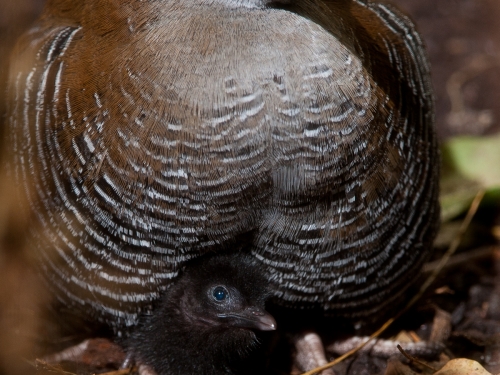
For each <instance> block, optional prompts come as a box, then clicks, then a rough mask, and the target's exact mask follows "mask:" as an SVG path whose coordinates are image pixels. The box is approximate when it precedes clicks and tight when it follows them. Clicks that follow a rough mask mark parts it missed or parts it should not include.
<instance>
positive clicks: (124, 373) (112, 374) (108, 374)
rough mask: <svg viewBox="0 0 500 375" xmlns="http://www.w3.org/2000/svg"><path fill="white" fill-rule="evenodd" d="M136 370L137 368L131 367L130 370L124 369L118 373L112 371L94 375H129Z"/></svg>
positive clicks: (117, 371)
mask: <svg viewBox="0 0 500 375" xmlns="http://www.w3.org/2000/svg"><path fill="white" fill-rule="evenodd" d="M134 370H135V367H129V368H124V369H120V370H116V371H111V372H103V373H101V374H94V375H128V374H130V373H131V372H132V371H134Z"/></svg>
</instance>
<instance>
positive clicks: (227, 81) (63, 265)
mask: <svg viewBox="0 0 500 375" xmlns="http://www.w3.org/2000/svg"><path fill="white" fill-rule="evenodd" d="M11 62H12V64H11V70H10V81H9V85H10V86H9V87H10V88H9V92H10V95H11V100H10V103H9V112H8V119H7V122H8V133H9V137H8V144H7V148H8V149H9V151H10V153H11V156H12V162H11V164H10V165H11V172H12V176H13V178H15V179H16V181H18V182H19V184H20V185H22V187H23V188H22V189H21V190H22V194H23V196H24V197H25V199H26V200H27V202H28V204H27V206H28V208H29V209H30V210H31V212H32V213H33V217H34V223H33V225H32V226H31V227H30V228H29V231H28V236H27V237H28V239H29V241H30V243H31V244H32V245H33V248H34V249H35V251H36V254H37V255H38V260H37V263H38V265H39V268H40V270H41V271H42V274H43V275H44V279H45V280H46V282H47V284H48V285H49V288H50V289H51V291H52V293H53V295H54V296H55V297H56V298H57V300H58V301H59V302H61V303H63V304H64V305H65V306H67V307H68V308H69V309H73V310H75V311H79V312H81V313H83V314H84V315H85V316H86V317H88V318H89V319H95V320H98V321H101V322H105V323H107V324H109V325H111V326H112V327H114V329H115V330H117V331H121V330H124V329H126V328H127V327H130V326H134V325H135V324H136V323H137V320H138V316H139V314H140V312H141V311H144V310H150V309H151V306H152V303H153V302H154V301H155V300H157V299H158V298H159V296H160V293H161V292H162V291H163V290H165V288H166V287H167V286H168V285H169V284H170V283H171V282H172V281H173V280H175V278H176V276H177V275H178V272H179V270H180V269H181V267H182V266H183V264H184V263H185V262H186V261H188V260H190V259H193V258H196V257H199V256H202V255H203V254H206V253H208V252H217V251H219V249H226V248H229V247H231V246H233V245H234V244H235V243H238V242H240V241H241V238H245V241H248V243H249V245H250V246H249V250H248V252H249V253H251V254H252V256H253V257H254V258H255V259H256V261H257V262H259V263H260V266H261V267H260V269H261V271H262V272H263V274H264V275H266V277H267V279H268V282H269V283H270V288H271V291H272V293H273V296H274V301H275V302H277V303H279V304H281V305H283V306H286V307H299V308H307V307H319V308H321V309H323V310H324V311H325V313H327V314H330V315H333V316H342V317H349V318H350V319H354V320H359V319H365V318H366V317H370V316H373V315H377V314H379V313H381V312H383V311H385V310H387V309H388V308H389V307H390V306H391V305H393V304H394V303H395V301H397V300H399V299H400V298H401V296H402V295H403V294H404V292H405V290H406V289H407V287H408V286H409V285H410V284H411V282H412V281H413V280H414V279H415V278H416V276H417V274H418V273H419V271H420V268H421V266H422V264H423V262H424V261H425V259H426V258H427V256H428V254H429V253H430V248H431V244H432V240H433V238H434V236H435V233H436V228H437V222H438V217H439V207H438V201H437V196H438V174H439V168H438V164H439V158H438V151H437V143H436V136H435V132H434V126H433V99H432V92H431V87H430V83H429V68H428V63H427V59H426V56H425V52H424V50H423V46H422V42H421V39H420V36H419V35H418V33H417V32H416V31H415V28H414V26H413V24H412V23H411V21H410V20H409V19H408V18H407V17H405V16H404V15H402V14H401V13H399V11H397V10H396V9H395V8H394V7H392V6H389V5H386V4H383V3H379V2H375V1H369V0H288V1H286V0H282V1H269V0H182V1H180V0H163V1H147V2H145V1H140V0H84V1H79V2H74V1H69V0H48V3H47V5H46V8H45V11H44V13H43V15H42V16H41V18H40V19H39V20H38V22H37V23H36V24H35V25H34V26H33V28H32V29H31V30H29V31H28V32H27V33H26V34H25V35H24V37H23V38H22V39H21V40H20V41H19V43H18V46H17V49H16V51H15V53H14V54H13V57H12V61H11Z"/></svg>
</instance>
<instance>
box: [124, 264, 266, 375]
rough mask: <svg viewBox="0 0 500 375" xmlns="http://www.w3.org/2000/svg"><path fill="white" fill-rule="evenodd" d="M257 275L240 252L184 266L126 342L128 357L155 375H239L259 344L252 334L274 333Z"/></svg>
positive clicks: (264, 293)
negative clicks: (261, 332) (240, 366)
mask: <svg viewBox="0 0 500 375" xmlns="http://www.w3.org/2000/svg"><path fill="white" fill-rule="evenodd" d="M260 271H261V269H259V268H258V267H257V265H256V263H255V260H254V259H252V258H250V257H247V256H245V255H243V254H233V255H216V256H211V257H209V258H206V257H202V258H198V259H196V260H195V261H193V262H191V263H188V265H187V266H186V267H185V269H184V271H183V273H182V275H181V276H180V277H179V279H178V280H177V281H176V282H175V283H174V284H173V285H172V286H171V287H170V288H169V289H168V290H167V291H166V293H165V294H164V295H163V297H162V299H161V301H160V303H159V306H158V308H157V309H154V310H153V312H152V314H151V315H150V316H148V317H146V318H145V319H144V320H143V321H142V322H141V324H140V325H139V327H138V328H137V329H136V331H135V332H134V334H133V335H132V336H131V338H130V339H129V343H128V347H129V353H130V355H131V356H132V357H133V358H134V359H135V360H136V361H137V363H138V364H140V365H141V366H143V367H145V366H147V367H151V368H152V369H154V371H155V372H156V373H157V375H175V374H183V375H189V374H203V375H212V374H213V375H216V374H217V375H219V374H236V373H241V371H240V370H238V365H241V363H242V361H243V360H244V359H245V358H246V357H248V356H249V355H250V353H251V352H252V351H253V349H255V348H256V346H257V344H258V339H257V336H256V334H255V332H254V331H255V330H257V331H271V330H275V329H276V322H275V320H274V318H273V317H272V316H271V315H270V314H269V313H267V312H266V311H265V310H264V303H265V300H266V298H267V297H268V295H269V293H268V291H267V281H266V279H265V278H264V277H263V276H262V273H261V272H260Z"/></svg>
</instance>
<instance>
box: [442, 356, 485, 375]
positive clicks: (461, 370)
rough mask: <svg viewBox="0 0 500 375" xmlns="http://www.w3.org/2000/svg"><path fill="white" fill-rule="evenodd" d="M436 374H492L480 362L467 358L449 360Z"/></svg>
mask: <svg viewBox="0 0 500 375" xmlns="http://www.w3.org/2000/svg"><path fill="white" fill-rule="evenodd" d="M434 375H492V374H491V373H489V372H488V371H486V370H485V369H484V367H483V366H481V365H480V364H479V363H478V362H476V361H473V360H471V359H466V358H457V359H452V360H451V361H449V362H448V363H447V364H446V365H445V366H444V367H443V368H442V369H441V370H439V371H438V372H436V373H435V374H434Z"/></svg>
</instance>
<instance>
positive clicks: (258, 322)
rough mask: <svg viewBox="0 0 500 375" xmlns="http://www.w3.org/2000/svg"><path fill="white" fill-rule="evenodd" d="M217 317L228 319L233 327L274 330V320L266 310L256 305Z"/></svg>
mask: <svg viewBox="0 0 500 375" xmlns="http://www.w3.org/2000/svg"><path fill="white" fill-rule="evenodd" d="M219 318H224V319H228V320H229V321H230V324H231V325H232V326H234V327H240V328H249V329H257V330H259V331H274V330H275V329H276V320H274V318H273V317H272V315H271V314H269V313H268V312H267V311H265V310H263V309H260V308H258V307H248V308H246V309H245V310H243V311H241V312H237V313H227V314H220V315H219Z"/></svg>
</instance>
